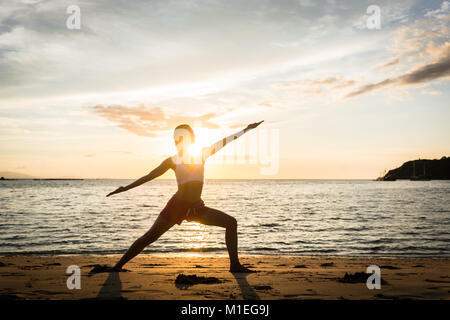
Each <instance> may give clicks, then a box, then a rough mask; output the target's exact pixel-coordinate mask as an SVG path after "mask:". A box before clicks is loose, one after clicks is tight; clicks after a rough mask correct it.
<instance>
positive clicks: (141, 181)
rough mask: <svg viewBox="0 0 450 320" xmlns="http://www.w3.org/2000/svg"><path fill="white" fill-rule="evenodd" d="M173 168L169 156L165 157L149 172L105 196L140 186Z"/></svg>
mask: <svg viewBox="0 0 450 320" xmlns="http://www.w3.org/2000/svg"><path fill="white" fill-rule="evenodd" d="M171 168H173V162H172V159H171V158H167V159H166V160H164V161H163V162H161V164H160V165H159V166H158V167H156V168H155V169H153V170H152V171H151V172H150V173H149V174H147V175H145V176H143V177H141V178H139V179H137V180H136V181H135V182H133V183H130V184H129V185H127V186H126V187H119V188H117V189H116V190H114V191H113V192H111V193H109V194H108V195H107V197H109V196H112V195H113V194H116V193H121V192H124V191H127V190H130V189H133V188H136V187H137V186H140V185H141V184H144V183H146V182H149V181H151V180H153V179H155V178H157V177H159V176H161V175H163V174H164V173H165V172H166V171H167V170H169V169H171Z"/></svg>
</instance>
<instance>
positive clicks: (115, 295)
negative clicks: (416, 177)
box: [0, 255, 450, 300]
mask: <svg viewBox="0 0 450 320" xmlns="http://www.w3.org/2000/svg"><path fill="white" fill-rule="evenodd" d="M117 259H118V256H116V255H108V256H105V255H103V256H89V255H73V256H45V257H38V256H3V257H0V279H1V280H0V298H1V299H64V300H72V299H129V300H136V299H137V300H139V299H150V300H154V299H169V300H172V299H193V300H198V299H199V300H202V299H220V300H223V299H231V300H235V299H250V300H258V299H261V300H264V299H349V300H353V299H445V300H448V299H450V274H449V270H450V268H449V266H450V263H449V260H448V259H428V258H417V259H416V258H408V259H399V258H392V259H389V258H344V257H295V256H244V257H242V262H243V263H244V264H246V265H248V266H251V267H253V269H254V270H256V271H257V273H252V274H232V273H230V272H229V271H228V258H227V257H225V256H218V257H210V256H192V257H189V256H184V257H174V256H169V255H167V256H165V255H159V256H154V255H141V256H138V257H136V258H135V259H133V260H132V261H131V262H130V263H129V264H127V265H126V270H128V271H126V272H121V273H103V272H101V273H90V272H91V271H92V269H93V268H94V266H95V265H96V264H100V265H109V266H111V265H113V263H114V262H115V261H117ZM70 265H77V266H79V267H80V270H81V289H79V290H77V289H74V290H69V289H68V288H67V284H66V282H67V279H68V277H69V275H68V274H66V269H67V267H68V266H70ZM369 265H378V266H380V267H381V278H382V280H383V281H382V285H381V289H373V290H369V289H368V288H367V286H366V283H365V281H358V280H355V283H349V282H348V281H347V282H346V281H345V279H346V278H345V277H344V276H345V274H346V273H348V274H352V275H354V274H355V273H357V272H365V271H366V268H367V267H368V266H369ZM180 274H184V275H196V276H198V277H213V278H207V280H206V282H207V283H200V284H194V285H190V284H188V283H176V282H175V280H176V279H177V277H178V276H179V275H180ZM368 276H369V274H367V277H368ZM347 279H349V278H347ZM350 279H351V278H350Z"/></svg>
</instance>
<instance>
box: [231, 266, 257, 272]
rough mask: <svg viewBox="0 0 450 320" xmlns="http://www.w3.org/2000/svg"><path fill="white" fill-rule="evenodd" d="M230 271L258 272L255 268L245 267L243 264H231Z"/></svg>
mask: <svg viewBox="0 0 450 320" xmlns="http://www.w3.org/2000/svg"><path fill="white" fill-rule="evenodd" d="M230 272H239V273H252V272H256V271H255V270H250V269H249V268H247V267H244V266H243V265H242V264H239V265H236V266H230Z"/></svg>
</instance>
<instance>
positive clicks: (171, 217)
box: [160, 195, 208, 224]
mask: <svg viewBox="0 0 450 320" xmlns="http://www.w3.org/2000/svg"><path fill="white" fill-rule="evenodd" d="M206 210H208V207H206V206H205V203H204V202H203V200H202V199H200V200H198V201H196V202H194V203H190V202H187V201H184V200H181V199H178V198H177V197H176V196H175V195H174V196H172V198H170V200H169V202H167V204H166V206H165V207H164V209H163V210H162V211H161V213H160V215H161V216H163V217H164V218H165V219H166V220H168V221H170V222H173V223H178V224H181V222H182V221H183V220H187V221H193V220H197V219H198V218H200V217H201V216H202V215H203V214H204V213H205V212H206Z"/></svg>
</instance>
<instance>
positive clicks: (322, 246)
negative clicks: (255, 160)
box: [0, 180, 450, 257]
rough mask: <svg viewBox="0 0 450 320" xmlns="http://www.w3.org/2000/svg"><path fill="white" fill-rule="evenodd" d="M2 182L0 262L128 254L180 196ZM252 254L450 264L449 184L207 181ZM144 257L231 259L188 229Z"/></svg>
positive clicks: (217, 233) (217, 238)
mask: <svg viewBox="0 0 450 320" xmlns="http://www.w3.org/2000/svg"><path fill="white" fill-rule="evenodd" d="M129 182H131V180H130V181H128V180H76V181H62V180H61V181H45V180H14V181H13V180H11V181H0V203H1V204H0V254H7V253H36V254H76V253H86V254H88V253H92V254H110V253H123V252H124V251H125V250H126V249H127V248H128V247H129V245H130V244H131V243H132V242H133V241H134V240H135V239H136V238H137V237H139V236H141V235H142V234H143V233H144V232H146V231H147V230H148V228H149V227H150V226H151V224H152V222H153V220H154V219H155V218H156V217H157V215H158V214H159V212H160V210H161V209H162V208H163V207H164V205H165V204H166V202H167V201H168V200H169V198H170V197H171V196H172V194H173V193H174V192H175V191H176V182H175V181H174V180H156V181H152V182H150V183H148V184H146V185H143V186H141V187H139V188H136V189H133V190H131V191H128V192H125V193H122V194H118V195H115V196H113V197H110V198H106V197H105V195H106V194H107V193H108V192H110V191H112V190H114V189H115V188H116V187H118V186H120V185H126V184H128V183H129ZM203 199H204V201H205V203H206V205H207V206H209V207H213V208H217V209H220V210H222V211H224V212H226V213H228V214H230V215H232V216H234V217H236V219H237V220H238V223H239V228H238V232H239V249H240V252H241V253H246V254H254V253H255V254H280V253H281V254H283V253H285V254H297V255H317V254H327V255H351V256H368V255H370V256H386V257H390V256H405V257H407V256H429V257H449V256H450V246H449V245H450V181H395V182H375V181H368V180H367V181H362V180H356V181H355V180H208V181H207V182H206V184H205V187H204V191H203ZM145 252H172V253H183V254H185V253H198V252H207V253H215V252H219V253H225V252H226V248H225V242H224V231H223V230H222V229H220V228H218V227H208V226H202V225H199V224H196V223H187V222H183V223H182V224H181V226H178V225H176V226H175V227H174V228H172V229H171V230H170V231H169V232H168V233H166V234H164V235H163V236H162V237H161V238H160V239H159V240H158V241H157V242H156V243H154V244H153V245H151V246H149V247H148V248H147V249H146V250H145Z"/></svg>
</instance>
